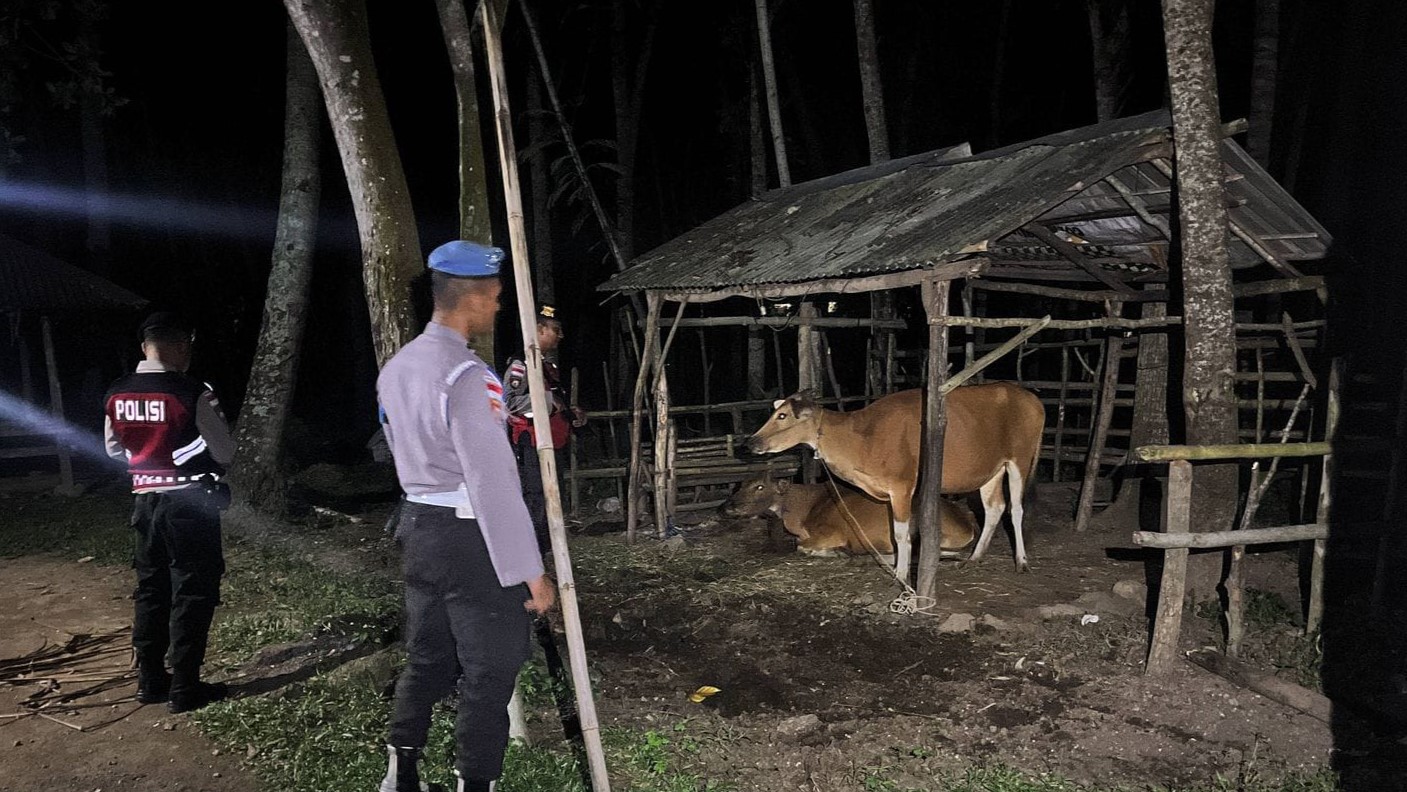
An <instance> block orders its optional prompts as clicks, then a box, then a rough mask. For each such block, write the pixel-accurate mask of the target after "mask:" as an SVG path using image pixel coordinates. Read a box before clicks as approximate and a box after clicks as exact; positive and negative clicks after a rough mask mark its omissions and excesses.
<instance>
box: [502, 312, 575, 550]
mask: <svg viewBox="0 0 1407 792" xmlns="http://www.w3.org/2000/svg"><path fill="white" fill-rule="evenodd" d="M536 319H537V346H538V349H540V350H542V380H543V384H545V385H546V386H547V396H548V399H547V403H548V409H550V410H551V411H552V412H551V415H549V416H548V425H549V426H550V427H551V429H552V448H553V449H554V450H558V451H559V450H561V449H563V448H565V447H566V445H567V442H568V440H569V439H570V438H571V432H572V429H574V428H581V427H582V426H585V425H586V414H585V413H584V412H582V411H581V409H580V408H579V407H577V406H576V405H574V404H571V403H570V400H569V398H568V396H567V392H566V389H565V388H563V387H562V369H561V368H560V367H559V366H558V364H557V350H558V348H559V347H560V346H561V344H562V339H563V338H565V337H566V333H565V332H564V330H563V328H562V319H561V317H559V316H558V315H557V308H556V307H555V306H552V305H547V304H540V305H538V307H537V315H536ZM504 381H505V384H506V385H507V394H506V395H505V397H504V398H505V401H506V402H507V404H508V436H509V439H510V440H511V441H512V443H513V454H514V456H516V457H517V460H518V472H519V474H520V475H521V477H522V480H523V500H524V501H526V502H527V504H528V513H529V514H531V515H532V518H533V530H534V531H535V532H536V534H537V541H538V545H539V546H540V547H541V548H542V551H543V552H544V553H546V552H548V551H549V550H550V549H551V540H550V539H549V536H548V531H547V503H546V498H545V495H544V493H543V491H542V468H541V466H540V464H539V463H538V459H537V432H536V430H535V429H534V427H533V413H532V409H533V406H532V397H531V396H530V395H529V393H528V367H527V364H526V363H525V362H524V361H523V359H522V358H513V359H510V360H509V361H508V369H507V371H506V372H505V374H504ZM558 471H559V472H560V471H561V466H558Z"/></svg>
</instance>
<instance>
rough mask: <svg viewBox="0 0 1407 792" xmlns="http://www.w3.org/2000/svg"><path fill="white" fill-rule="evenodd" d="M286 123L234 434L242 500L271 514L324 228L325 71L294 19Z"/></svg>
mask: <svg viewBox="0 0 1407 792" xmlns="http://www.w3.org/2000/svg"><path fill="white" fill-rule="evenodd" d="M287 85H288V88H287V97H286V99H285V110H284V122H283V185H282V191H281V197H280V199H279V207H278V228H277V229H276V230H275V232H274V252H273V267H272V268H271V269H270V270H269V285H268V291H267V292H265V295H264V322H263V325H262V326H261V327H260V329H259V343H258V346H257V347H256V349H255V351H254V362H253V365H252V366H251V368H250V372H251V373H250V377H249V387H248V389H247V390H246V391H245V395H244V404H243V406H242V407H241V409H240V414H239V424H238V427H237V432H236V434H235V440H236V451H235V459H234V464H233V465H232V467H231V470H230V477H231V478H232V479H233V481H234V489H235V492H236V494H237V496H238V497H239V499H240V501H241V503H243V504H246V505H248V506H250V507H253V508H254V509H255V510H257V511H261V512H264V513H266V514H273V515H278V514H282V513H283V511H284V495H285V487H284V479H283V474H282V459H283V453H282V452H283V443H282V440H283V428H284V424H285V422H286V421H287V418H288V408H289V405H290V404H291V403H292V401H293V387H294V384H295V382H296V381H297V378H298V360H299V357H300V353H301V352H302V340H303V327H304V325H305V323H306V319H307V309H308V283H309V281H310V280H311V279H312V274H313V266H312V265H313V247H314V243H315V241H316V239H317V230H318V201H319V197H320V194H321V192H322V177H321V175H320V173H319V170H318V140H319V138H320V137H321V131H322V130H321V124H320V119H321V117H322V113H321V108H320V107H319V104H320V101H319V96H318V76H317V72H316V71H314V69H313V62H312V61H311V60H309V59H308V52H307V50H306V49H304V47H303V42H302V41H300V40H299V38H298V34H297V32H296V31H295V30H294V29H293V26H292V25H289V28H288V76H287Z"/></svg>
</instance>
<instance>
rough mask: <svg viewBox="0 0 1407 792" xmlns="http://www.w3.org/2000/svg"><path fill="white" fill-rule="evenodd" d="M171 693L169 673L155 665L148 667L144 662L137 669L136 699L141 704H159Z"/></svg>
mask: <svg viewBox="0 0 1407 792" xmlns="http://www.w3.org/2000/svg"><path fill="white" fill-rule="evenodd" d="M170 695H171V675H170V674H168V673H166V669H165V668H162V667H161V666H160V665H157V666H156V667H155V668H154V669H150V670H149V667H148V666H146V665H145V664H143V665H141V666H139V667H138V669H137V701H139V702H141V703H142V704H160V703H162V702H164V701H166V699H167V698H168V697H169V696H170Z"/></svg>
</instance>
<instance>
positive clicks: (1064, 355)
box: [1051, 346, 1070, 481]
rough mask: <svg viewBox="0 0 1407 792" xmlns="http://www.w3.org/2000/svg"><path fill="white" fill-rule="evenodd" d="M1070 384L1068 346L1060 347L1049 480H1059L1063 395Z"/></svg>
mask: <svg viewBox="0 0 1407 792" xmlns="http://www.w3.org/2000/svg"><path fill="white" fill-rule="evenodd" d="M1069 386H1070V347H1066V346H1063V347H1061V348H1060V396H1059V398H1058V400H1057V402H1056V407H1055V459H1053V460H1052V461H1051V480H1052V481H1059V480H1060V461H1061V459H1062V458H1063V457H1064V455H1065V395H1066V393H1067V391H1068V390H1069Z"/></svg>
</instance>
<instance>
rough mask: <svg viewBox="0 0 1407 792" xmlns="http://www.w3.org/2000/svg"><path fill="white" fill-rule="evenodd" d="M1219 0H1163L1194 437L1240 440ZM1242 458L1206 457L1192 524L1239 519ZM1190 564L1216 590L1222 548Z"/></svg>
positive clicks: (1201, 583)
mask: <svg viewBox="0 0 1407 792" xmlns="http://www.w3.org/2000/svg"><path fill="white" fill-rule="evenodd" d="M1213 3H1214V0H1163V34H1164V37H1165V39H1166V44H1167V58H1168V82H1169V87H1170V89H1171V97H1172V116H1173V134H1174V140H1175V143H1176V147H1177V196H1176V197H1177V203H1178V220H1179V225H1180V228H1179V229H1178V231H1179V241H1180V243H1181V245H1180V247H1181V253H1182V255H1181V276H1182V300H1183V305H1182V316H1183V342H1184V348H1183V357H1184V366H1183V386H1182V399H1183V411H1184V413H1185V415H1186V421H1187V442H1188V443H1191V444H1195V445H1204V444H1217V443H1234V442H1236V439H1237V438H1236V418H1237V416H1236V391H1235V382H1236V324H1235V316H1234V311H1233V305H1232V292H1231V265H1230V259H1229V258H1228V253H1227V248H1226V229H1227V214H1226V199H1225V194H1224V187H1223V185H1222V164H1221V153H1220V144H1221V123H1220V118H1219V117H1218V112H1217V106H1218V105H1217V86H1216V69H1215V65H1214V61H1213V57H1212V11H1213ZM1237 479H1238V476H1237V469H1236V465H1234V464H1231V465H1201V466H1198V467H1197V468H1196V474H1195V476H1194V492H1195V497H1194V498H1193V507H1192V508H1193V515H1192V516H1193V519H1192V525H1193V526H1194V527H1196V528H1197V529H1199V530H1203V531H1221V530H1228V529H1230V528H1231V522H1232V518H1233V517H1234V515H1235V512H1236V491H1237V484H1238V482H1237ZM1198 560H1202V561H1205V563H1201V564H1197V565H1195V566H1194V567H1191V568H1190V572H1191V574H1190V579H1189V592H1190V594H1191V595H1192V596H1193V598H1194V599H1199V598H1205V597H1208V596H1210V595H1211V594H1212V593H1213V590H1212V589H1213V586H1214V585H1215V581H1216V575H1217V573H1218V572H1219V569H1214V568H1213V567H1212V564H1214V563H1216V562H1217V561H1219V558H1218V557H1217V556H1208V557H1205V558H1203V559H1198Z"/></svg>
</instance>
